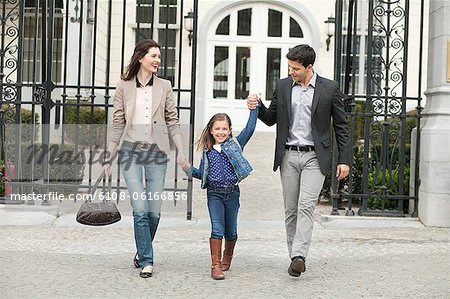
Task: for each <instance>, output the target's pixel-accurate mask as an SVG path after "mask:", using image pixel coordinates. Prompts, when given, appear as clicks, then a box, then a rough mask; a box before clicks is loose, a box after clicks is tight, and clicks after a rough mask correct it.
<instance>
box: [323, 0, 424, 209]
mask: <svg viewBox="0 0 450 299" xmlns="http://www.w3.org/2000/svg"><path fill="white" fill-rule="evenodd" d="M410 9H411V8H410V1H409V0H368V1H355V0H345V1H337V2H336V32H337V35H336V49H335V51H336V52H335V55H336V56H335V58H336V60H335V61H336V72H335V77H336V79H337V80H338V81H339V82H340V83H341V88H342V90H343V92H344V94H345V101H346V108H347V112H348V116H349V124H350V131H351V137H352V138H353V145H354V159H353V165H352V167H351V172H350V176H349V179H348V180H347V181H345V182H340V183H339V182H337V181H336V180H332V197H333V211H332V214H338V213H339V212H338V209H340V208H342V201H344V200H347V213H346V214H347V215H353V210H352V208H353V205H354V202H355V201H356V203H357V204H359V205H360V207H359V210H358V214H360V215H382V216H404V215H405V214H407V213H408V204H409V202H410V200H412V201H414V202H415V205H414V208H415V209H416V210H415V211H417V200H418V184H419V181H418V173H419V172H418V162H417V159H418V156H419V154H418V153H419V150H420V148H419V144H420V118H421V110H422V106H421V100H422V90H421V82H422V43H423V12H424V1H421V3H420V7H419V14H420V22H416V23H412V22H411V20H410V15H411V11H410ZM366 20H367V22H366ZM411 31H416V32H419V35H420V36H419V38H418V40H416V41H417V44H414V45H413V44H412V42H411V40H412V39H411V35H410V32H411ZM412 49H415V50H416V52H418V55H416V59H417V61H416V62H415V63H414V64H416V63H417V65H416V66H417V73H416V72H411V69H412V68H413V63H412V62H411V60H410V59H409V55H410V53H411V51H412ZM414 69H416V68H414ZM415 76H416V77H415ZM411 82H414V86H412V83H411ZM416 84H417V86H415V85H416ZM414 127H416V128H418V129H417V134H416V136H417V137H416V142H415V143H414V142H413V144H414V146H415V148H414V149H413V150H414V151H415V159H416V160H415V161H413V162H412V161H411V160H410V159H411V155H410V153H411V138H410V136H411V135H410V134H411V129H412V128H414ZM335 155H336V153H335ZM411 162H412V163H411ZM411 167H414V169H413V171H411ZM411 174H412V178H410V175H411ZM332 177H334V176H332ZM410 181H411V186H412V192H410ZM412 214H413V215H417V213H416V212H414V213H412Z"/></svg>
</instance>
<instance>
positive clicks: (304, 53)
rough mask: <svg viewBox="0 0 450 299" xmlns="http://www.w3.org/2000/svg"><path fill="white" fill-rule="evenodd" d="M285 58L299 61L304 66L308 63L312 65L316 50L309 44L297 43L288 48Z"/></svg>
mask: <svg viewBox="0 0 450 299" xmlns="http://www.w3.org/2000/svg"><path fill="white" fill-rule="evenodd" d="M286 58H287V59H289V60H293V61H297V62H300V63H301V64H302V65H303V66H304V67H308V65H310V64H311V65H314V61H316V52H315V51H314V49H313V48H311V47H310V46H309V45H297V46H295V47H293V48H292V49H291V50H289V53H287V54H286Z"/></svg>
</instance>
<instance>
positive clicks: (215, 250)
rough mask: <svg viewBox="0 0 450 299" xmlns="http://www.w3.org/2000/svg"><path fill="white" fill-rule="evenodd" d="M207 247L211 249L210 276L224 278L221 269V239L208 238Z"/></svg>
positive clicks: (216, 278) (217, 278)
mask: <svg viewBox="0 0 450 299" xmlns="http://www.w3.org/2000/svg"><path fill="white" fill-rule="evenodd" d="M209 248H210V250H211V277H212V278H213V279H215V280H221V279H224V278H225V275H224V274H223V270H222V262H221V260H222V240H218V239H211V238H210V239H209Z"/></svg>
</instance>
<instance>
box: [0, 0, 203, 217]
mask: <svg viewBox="0 0 450 299" xmlns="http://www.w3.org/2000/svg"><path fill="white" fill-rule="evenodd" d="M193 9H194V18H193V19H194V31H193V33H194V34H193V43H192V48H189V49H188V51H186V50H185V49H183V45H184V44H185V43H183V37H186V36H185V34H184V32H183V23H184V17H183V11H184V1H183V0H160V1H155V0H136V1H128V2H127V1H119V2H117V1H112V0H108V1H99V0H36V1H32V0H25V1H23V0H20V1H18V0H2V1H1V12H0V15H1V21H2V22H1V52H0V104H1V105H0V120H1V121H2V130H1V136H0V137H1V141H2V142H1V146H2V148H1V160H2V163H3V164H4V166H5V169H6V170H5V171H4V176H3V177H2V178H3V179H5V177H7V179H8V180H10V181H11V182H7V185H8V186H9V185H11V186H12V188H14V190H13V191H11V190H10V191H9V193H10V194H11V193H14V194H30V193H33V192H38V193H44V194H48V193H49V192H51V191H52V190H55V188H57V190H66V189H67V190H69V191H73V190H79V189H80V188H81V189H83V188H85V189H86V188H90V187H91V185H92V181H93V180H94V181H95V176H96V174H97V173H98V172H99V167H100V169H101V165H100V164H101V163H95V162H99V160H95V159H97V158H96V157H97V156H96V155H98V154H99V153H102V152H104V151H105V148H106V142H107V135H108V129H107V123H108V119H110V117H111V114H112V111H113V110H112V109H113V105H112V100H113V94H114V90H115V83H116V82H117V81H118V79H119V75H120V72H121V70H123V68H124V66H125V64H126V63H128V61H126V60H127V59H128V58H129V57H130V56H131V53H132V50H133V48H134V44H135V42H137V41H139V40H141V39H144V38H154V39H155V40H157V41H158V42H159V43H160V44H161V46H162V65H161V68H160V74H159V75H160V76H161V77H165V78H168V79H169V80H171V81H172V85H173V87H174V88H173V92H174V100H175V101H176V104H177V107H178V109H179V114H180V118H181V119H183V120H184V123H183V124H184V128H185V129H186V130H185V136H184V138H188V142H186V143H188V144H192V143H193V137H194V136H193V125H194V108H195V105H194V104H195V103H194V98H195V73H196V70H195V68H196V52H197V48H196V28H197V18H196V12H197V11H198V0H195V1H194V7H193ZM134 16H136V17H134ZM186 53H188V55H187V56H189V55H190V56H191V59H192V64H191V67H190V69H189V70H187V71H185V72H183V70H182V66H183V63H182V59H183V57H186ZM188 58H189V57H188ZM184 65H186V63H185V64H184ZM184 74H188V75H187V77H190V82H189V83H184V82H182V79H183V78H186V75H184ZM186 81H187V80H186ZM68 153H72V154H74V155H73V156H72V157H67V155H68ZM192 155H193V153H192V149H191V152H190V156H191V157H192ZM175 158H176V153H174V154H173V157H171V161H176V159H175ZM64 159H66V161H72V163H69V164H68V163H58V162H61V160H64ZM70 159H72V160H70ZM94 160H95V161H94ZM169 165H173V170H168V171H172V173H173V181H170V185H171V186H170V187H168V190H172V191H181V192H185V193H186V194H187V196H186V199H187V218H188V219H190V218H191V216H192V182H190V181H187V180H186V181H183V180H182V174H181V173H182V171H179V169H178V167H177V165H176V163H171V164H169ZM13 169H14V170H13ZM119 172H120V170H119V169H118V170H117V178H118V179H117V180H116V181H115V182H114V183H115V184H114V185H113V186H115V188H116V189H117V191H119V189H123V188H124V184H123V183H122V184H121V181H120V180H119V178H120V173H119ZM166 181H167V180H166ZM166 187H167V183H166ZM64 188H66V189H64ZM36 190H38V191H36ZM6 193H8V192H6ZM10 194H9V195H10ZM6 195H8V194H6ZM46 202H47V200H46V199H45V198H44V201H43V204H45V203H46ZM174 203H175V204H176V201H174Z"/></svg>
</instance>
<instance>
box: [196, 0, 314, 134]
mask: <svg viewBox="0 0 450 299" xmlns="http://www.w3.org/2000/svg"><path fill="white" fill-rule="evenodd" d="M299 9H300V10H299ZM313 20H314V18H312V17H310V16H309V14H308V13H307V9H306V8H302V7H299V6H296V7H291V6H289V5H286V4H281V3H273V2H271V1H240V2H236V3H233V4H218V5H217V6H215V7H214V8H213V9H211V10H210V13H209V18H206V19H205V21H203V22H202V26H201V29H200V34H199V36H200V39H201V38H202V37H204V38H205V40H204V41H200V42H199V44H200V45H203V48H200V49H199V50H200V51H199V57H203V59H204V60H203V61H204V63H201V64H199V71H200V72H199V73H200V75H199V77H200V78H199V98H198V101H199V103H198V106H197V107H199V108H200V109H202V110H203V112H204V113H202V114H201V115H204V119H202V120H199V121H202V123H201V124H198V125H199V126H200V127H202V126H203V125H204V124H205V123H206V122H207V120H208V119H209V117H210V116H211V115H213V114H215V113H217V112H226V113H228V114H229V115H230V117H231V119H232V121H233V128H234V129H237V130H239V129H241V128H242V127H243V126H244V125H245V123H246V120H247V113H246V110H247V108H246V103H245V98H246V96H247V95H248V94H249V93H258V94H260V96H261V97H262V98H263V100H264V101H267V100H268V99H270V97H271V95H272V92H273V89H274V87H275V83H276V81H277V80H278V79H280V78H283V77H286V76H287V75H288V68H287V59H286V57H285V55H286V53H287V52H288V51H289V48H291V47H292V46H294V45H297V44H300V43H308V44H311V45H313V46H317V45H318V44H319V43H320V42H319V41H318V36H319V35H318V34H316V32H318V29H317V28H316V27H317V26H316V24H315V23H313V24H312V23H311V22H314V21H313ZM200 61H201V60H200ZM267 104H269V103H268V102H267ZM257 130H265V131H267V130H273V128H268V127H266V126H265V125H262V124H258V126H257Z"/></svg>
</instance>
